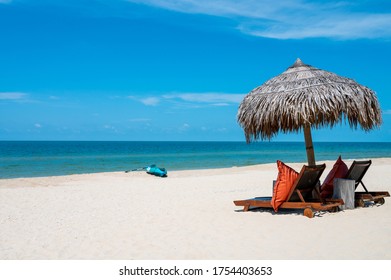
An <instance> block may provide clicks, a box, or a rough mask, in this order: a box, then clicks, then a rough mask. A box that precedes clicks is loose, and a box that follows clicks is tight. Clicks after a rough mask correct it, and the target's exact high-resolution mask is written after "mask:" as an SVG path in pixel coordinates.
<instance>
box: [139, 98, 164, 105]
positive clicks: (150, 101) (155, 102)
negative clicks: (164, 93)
mask: <svg viewBox="0 0 391 280" xmlns="http://www.w3.org/2000/svg"><path fill="white" fill-rule="evenodd" d="M140 101H141V103H143V104H144V105H146V106H156V105H158V104H159V102H160V99H159V98H157V97H147V98H143V99H140Z"/></svg>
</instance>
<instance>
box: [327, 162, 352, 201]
mask: <svg viewBox="0 0 391 280" xmlns="http://www.w3.org/2000/svg"><path fill="white" fill-rule="evenodd" d="M347 173H348V167H347V165H346V164H345V162H343V160H342V159H341V156H339V157H338V159H337V161H336V162H335V164H334V166H333V168H332V169H331V170H330V172H329V174H328V175H327V177H326V179H325V180H324V182H323V184H322V186H321V188H320V195H321V197H322V198H330V197H331V196H332V195H333V190H334V185H333V183H334V178H344V177H345V176H346V175H347Z"/></svg>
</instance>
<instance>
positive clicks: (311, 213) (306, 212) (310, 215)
mask: <svg viewBox="0 0 391 280" xmlns="http://www.w3.org/2000/svg"><path fill="white" fill-rule="evenodd" d="M303 214H304V216H306V217H308V218H313V217H314V211H312V209H311V208H305V209H304V213H303Z"/></svg>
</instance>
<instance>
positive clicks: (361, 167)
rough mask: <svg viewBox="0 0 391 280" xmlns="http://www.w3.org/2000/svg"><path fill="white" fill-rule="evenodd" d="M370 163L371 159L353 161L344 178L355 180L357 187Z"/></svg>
mask: <svg viewBox="0 0 391 280" xmlns="http://www.w3.org/2000/svg"><path fill="white" fill-rule="evenodd" d="M371 164H372V161H371V160H363V161H356V160H355V161H353V163H352V165H351V166H350V168H349V170H348V173H347V174H346V177H345V178H346V179H350V180H354V181H356V188H357V186H358V185H359V184H360V183H361V180H362V178H363V177H364V175H365V173H366V172H367V170H368V168H369V166H371Z"/></svg>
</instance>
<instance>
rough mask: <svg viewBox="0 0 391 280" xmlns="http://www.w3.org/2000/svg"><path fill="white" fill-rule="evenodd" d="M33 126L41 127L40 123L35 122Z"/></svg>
mask: <svg viewBox="0 0 391 280" xmlns="http://www.w3.org/2000/svg"><path fill="white" fill-rule="evenodd" d="M34 126H35V127H36V128H42V125H41V124H40V123H36V124H34Z"/></svg>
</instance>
